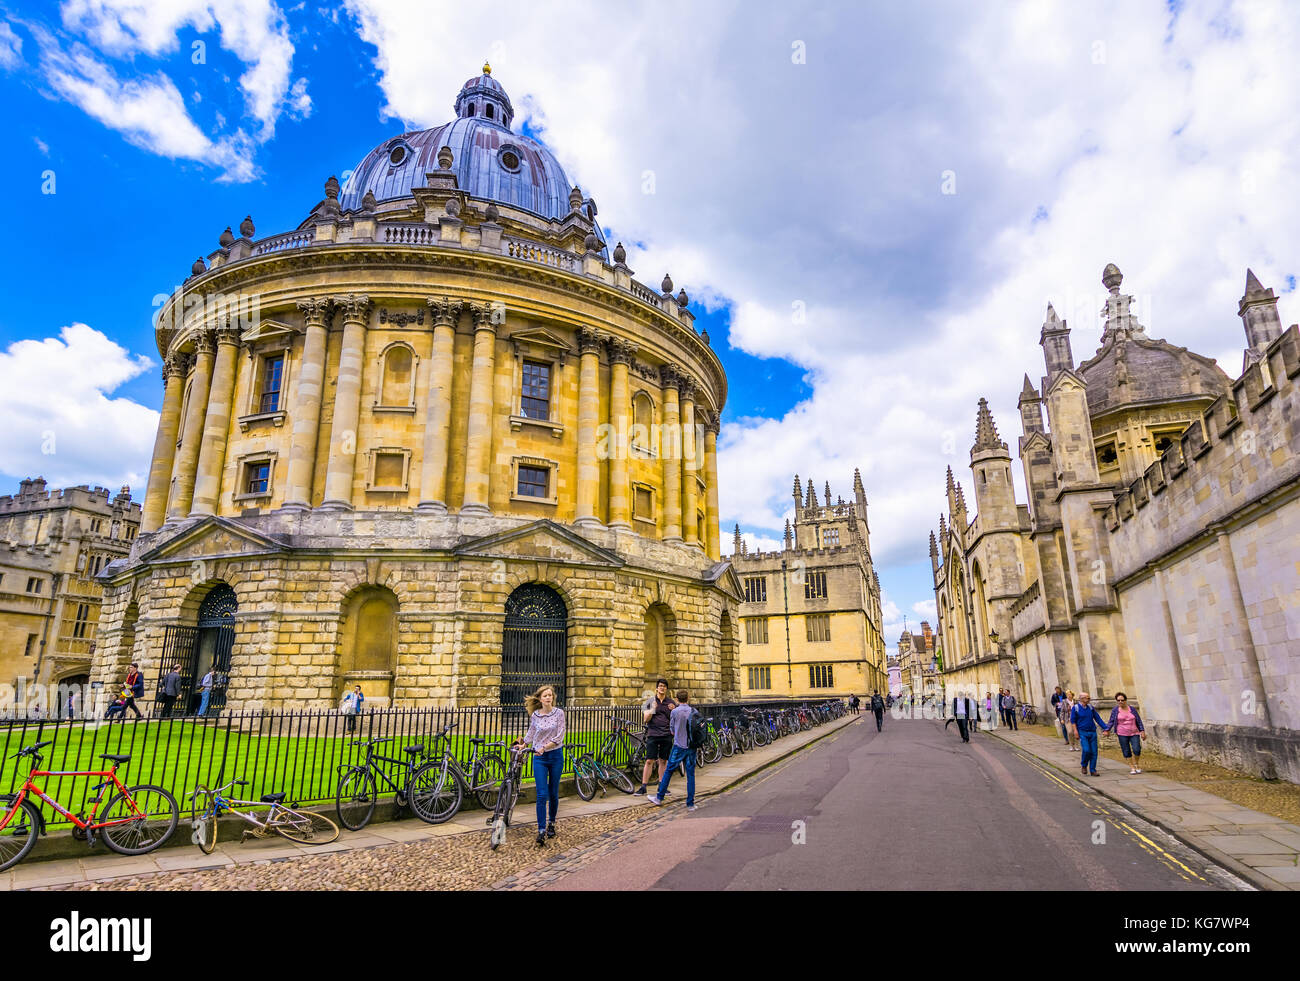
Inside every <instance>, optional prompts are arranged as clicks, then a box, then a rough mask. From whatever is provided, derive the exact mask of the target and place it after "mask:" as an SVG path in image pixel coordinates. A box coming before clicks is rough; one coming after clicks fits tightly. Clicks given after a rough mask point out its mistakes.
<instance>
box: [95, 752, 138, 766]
mask: <svg viewBox="0 0 1300 981" xmlns="http://www.w3.org/2000/svg"><path fill="white" fill-rule="evenodd" d="M99 758H100V759H101V760H112V761H113V762H114V763H118V764H122V763H125V762H126V761H127V760H129V759H130V758H131V754H130V753H127V754H126V755H125V756H122V755H118V754H115V753H100V754H99Z"/></svg>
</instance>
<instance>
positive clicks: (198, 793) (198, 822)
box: [190, 785, 217, 855]
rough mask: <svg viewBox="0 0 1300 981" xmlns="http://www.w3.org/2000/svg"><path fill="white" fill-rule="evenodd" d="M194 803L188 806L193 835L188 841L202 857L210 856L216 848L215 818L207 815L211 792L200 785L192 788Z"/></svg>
mask: <svg viewBox="0 0 1300 981" xmlns="http://www.w3.org/2000/svg"><path fill="white" fill-rule="evenodd" d="M192 799H193V801H194V803H193V804H192V805H191V806H190V824H191V826H192V827H193V828H194V833H193V834H192V835H190V841H192V842H194V844H196V845H198V846H199V851H201V852H203V854H204V855H211V854H212V853H213V852H214V851H216V848H217V816H216V815H215V814H211V813H209V810H210V809H211V807H212V791H210V790H208V788H207V787H204V786H202V785H200V786H198V787H195V788H194V796H193V798H192Z"/></svg>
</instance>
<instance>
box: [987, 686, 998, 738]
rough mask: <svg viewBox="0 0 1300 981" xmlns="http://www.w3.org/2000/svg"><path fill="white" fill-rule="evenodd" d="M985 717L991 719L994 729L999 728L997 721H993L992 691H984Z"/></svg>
mask: <svg viewBox="0 0 1300 981" xmlns="http://www.w3.org/2000/svg"><path fill="white" fill-rule="evenodd" d="M984 717H985V718H987V719H988V720H989V722H990V724H992V726H993V728H994V729H996V728H997V723H996V722H994V721H993V693H992V692H991V691H986V692H985V693H984Z"/></svg>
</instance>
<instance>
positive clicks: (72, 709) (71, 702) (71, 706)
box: [65, 689, 77, 720]
mask: <svg viewBox="0 0 1300 981" xmlns="http://www.w3.org/2000/svg"><path fill="white" fill-rule="evenodd" d="M65 707H66V708H67V710H68V719H69V720H72V719H75V718H76V717H77V706H76V701H75V698H74V696H73V693H72V691H71V689H69V691H68V703H67V705H66V706H65Z"/></svg>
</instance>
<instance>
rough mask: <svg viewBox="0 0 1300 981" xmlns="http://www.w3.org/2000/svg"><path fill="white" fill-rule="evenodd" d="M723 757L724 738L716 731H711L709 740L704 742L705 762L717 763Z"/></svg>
mask: <svg viewBox="0 0 1300 981" xmlns="http://www.w3.org/2000/svg"><path fill="white" fill-rule="evenodd" d="M720 759H722V740H720V739H719V738H718V734H717V733H716V732H711V733H709V739H708V742H706V743H705V744H704V762H705V763H716V762H718V760H720Z"/></svg>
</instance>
